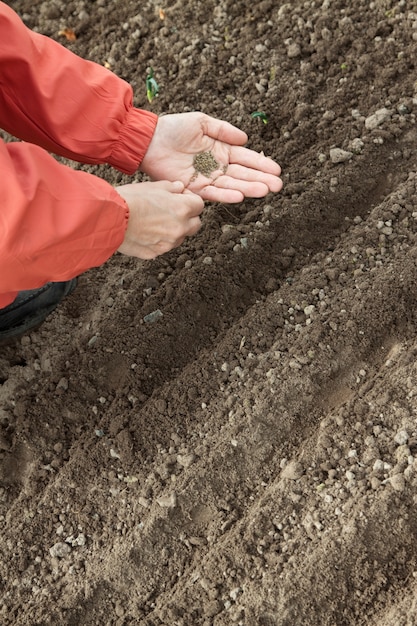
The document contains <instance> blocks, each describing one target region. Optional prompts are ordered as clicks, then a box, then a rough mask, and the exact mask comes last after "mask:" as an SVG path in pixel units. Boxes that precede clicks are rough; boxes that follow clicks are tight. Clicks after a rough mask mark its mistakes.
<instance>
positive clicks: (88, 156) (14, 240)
mask: <svg viewBox="0 0 417 626" xmlns="http://www.w3.org/2000/svg"><path fill="white" fill-rule="evenodd" d="M132 99H133V94H132V89H131V87H130V86H129V85H128V84H127V83H126V82H124V81H123V80H121V79H120V78H118V77H117V76H116V75H115V74H113V73H112V72H110V71H108V70H106V69H105V68H104V67H101V66H100V65H98V64H95V63H92V62H90V61H85V60H83V59H81V58H80V57H78V56H76V55H75V54H73V53H72V52H70V51H69V50H67V49H66V48H64V47H63V46H60V45H59V44H58V43H56V42H55V41H53V40H52V39H49V38H48V37H44V36H43V35H39V34H37V33H34V32H32V31H30V30H29V29H28V28H26V26H25V25H24V24H23V22H22V21H21V20H20V19H19V17H18V16H17V15H16V14H15V13H14V12H13V11H12V10H11V9H10V8H9V7H8V6H7V5H5V4H4V3H2V2H0V127H1V128H3V129H4V130H6V131H7V132H8V133H10V134H11V135H14V136H15V137H18V138H19V139H22V140H23V141H21V142H12V143H5V142H3V141H2V140H1V139H0V308H1V307H4V306H6V305H7V304H9V303H10V302H11V301H12V300H13V299H14V297H15V295H16V292H17V291H20V290H23V289H33V288H35V287H39V286H41V285H42V284H44V283H45V282H48V281H50V280H54V281H61V280H67V279H69V278H72V277H74V276H76V275H78V274H80V273H81V272H83V271H85V270H87V269H89V268H91V267H94V266H98V265H101V264H102V263H104V261H106V260H107V259H108V258H109V257H110V256H111V255H112V254H113V253H114V252H115V250H117V248H118V247H119V246H120V244H121V242H122V241H123V237H124V233H125V230H126V225H127V219H128V207H127V205H126V203H125V201H124V200H123V199H122V198H121V197H120V196H119V194H118V193H117V192H116V191H115V190H114V189H113V187H112V186H111V185H110V184H109V183H107V182H105V181H104V180H102V179H101V178H98V177H97V176H93V175H91V174H88V173H86V172H82V171H78V170H74V169H72V168H70V167H67V166H64V165H62V164H60V163H58V162H57V161H56V159H55V158H53V157H52V156H51V155H50V154H48V152H53V153H55V154H58V155H61V156H64V157H67V158H70V159H73V160H76V161H80V162H82V163H109V164H110V165H112V166H113V167H115V168H117V169H118V170H120V171H122V172H125V173H127V174H133V173H134V172H135V171H136V170H137V168H138V167H139V165H140V163H141V161H142V158H143V156H144V154H145V152H146V150H147V148H148V146H149V143H150V141H151V139H152V136H153V133H154V130H155V126H156V123H157V116H156V115H154V114H153V113H150V112H149V111H143V110H140V109H136V108H134V107H133V104H132ZM35 144H36V145H35Z"/></svg>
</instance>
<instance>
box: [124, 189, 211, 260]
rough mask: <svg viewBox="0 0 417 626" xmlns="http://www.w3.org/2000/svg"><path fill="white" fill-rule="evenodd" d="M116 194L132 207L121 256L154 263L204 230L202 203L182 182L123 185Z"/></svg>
mask: <svg viewBox="0 0 417 626" xmlns="http://www.w3.org/2000/svg"><path fill="white" fill-rule="evenodd" d="M116 191H117V192H118V193H119V195H121V196H122V198H123V199H124V200H125V201H126V203H127V205H128V207H129V221H128V225H127V229H126V234H125V238H124V241H123V243H122V245H121V246H120V248H119V252H122V253H123V254H128V255H130V256H135V257H139V258H140V259H153V258H155V257H157V256H158V255H160V254H164V253H165V252H168V251H169V250H172V249H173V248H176V247H177V246H179V245H180V244H181V243H182V242H183V241H184V239H185V237H186V236H187V235H194V234H195V233H196V232H197V231H198V229H199V228H200V226H201V221H200V218H199V215H200V214H201V213H202V211H203V208H204V202H203V200H202V199H201V198H200V197H199V196H197V195H195V194H193V193H191V192H189V191H187V190H185V191H184V185H183V184H182V183H181V182H179V181H176V182H169V181H161V182H155V183H150V182H145V183H133V184H130V185H121V186H120V187H116Z"/></svg>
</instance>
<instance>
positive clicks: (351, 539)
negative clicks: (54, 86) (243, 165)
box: [0, 0, 417, 626]
mask: <svg viewBox="0 0 417 626" xmlns="http://www.w3.org/2000/svg"><path fill="white" fill-rule="evenodd" d="M9 4H10V5H11V6H12V7H13V8H14V9H15V10H16V11H18V12H19V14H20V15H21V16H23V18H24V20H25V22H26V23H27V25H28V26H29V27H31V28H34V29H36V30H38V31H40V32H43V33H45V34H47V35H49V36H51V37H54V38H56V39H58V40H59V41H61V43H63V45H66V46H67V47H69V48H70V49H72V50H73V51H74V52H76V53H77V54H79V55H81V56H83V57H85V58H89V59H92V60H94V61H96V62H98V63H101V64H106V65H107V66H108V67H110V68H111V69H112V70H113V71H115V72H116V73H117V74H118V75H119V76H121V77H122V78H124V79H126V80H128V81H129V82H130V83H131V84H132V85H133V87H134V90H135V93H136V104H137V106H140V107H143V108H150V109H152V110H153V111H155V112H156V113H158V114H163V113H167V112H183V111H189V110H202V111H204V112H206V113H208V114H210V115H214V116H216V117H219V118H222V119H226V120H228V121H229V122H231V123H233V124H236V125H237V126H239V127H241V128H242V129H243V130H245V131H246V132H247V133H248V135H249V146H250V147H251V148H254V149H256V150H263V151H264V152H265V154H268V155H271V156H272V157H273V158H274V159H276V160H277V161H278V162H280V163H281V165H282V167H283V180H284V190H283V191H282V193H281V194H279V195H270V196H268V197H267V198H264V199H261V200H247V201H245V202H244V203H242V204H240V205H227V206H226V205H214V204H211V205H207V206H206V210H205V213H204V218H203V222H204V224H203V228H202V230H201V231H200V232H199V233H198V235H197V236H195V237H193V238H191V239H189V240H187V241H186V242H185V243H184V244H183V246H182V247H181V248H180V249H178V250H176V251H174V252H173V253H170V254H168V255H165V256H163V257H160V258H158V259H156V260H155V261H152V262H140V261H138V260H135V259H128V258H126V257H122V256H121V255H116V256H114V257H113V258H112V259H111V260H110V261H109V262H108V263H106V264H105V266H103V267H102V268H99V269H96V270H91V271H90V272H88V273H86V274H85V275H84V276H82V277H81V278H80V282H79V286H78V288H77V290H76V291H75V292H74V293H73V294H72V295H71V296H70V297H69V298H68V299H67V300H66V301H65V302H64V303H63V304H62V305H61V306H60V308H59V309H58V310H57V312H56V313H55V314H54V315H53V316H51V317H50V318H49V319H48V320H47V321H46V322H45V324H44V325H43V326H42V327H41V328H40V329H39V330H38V331H37V332H34V333H32V334H30V335H29V336H27V337H24V338H23V339H22V340H21V341H20V342H19V343H18V344H17V345H13V346H8V347H6V348H3V349H2V351H1V353H0V428H1V430H0V479H1V487H0V500H1V510H0V525H1V537H2V540H1V543H0V551H1V559H0V568H1V569H0V588H1V602H0V622H1V624H2V625H5V626H6V625H13V626H20V625H30V626H32V625H39V626H40V625H42V626H57V625H61V624H62V625H74V626H75V625H77V626H78V625H80V624H82V625H83V626H93V625H97V626H105V625H108V626H110V625H117V626H122V625H125V624H126V625H128V624H140V625H143V626H160V625H164V626H165V625H167V626H200V625H201V626H209V625H214V626H220V625H225V626H226V625H230V624H238V625H244V626H255V625H259V626H352V625H355V626H361V625H369V626H411V625H414V624H417V600H416V598H417V578H416V577H417V508H416V504H417V421H416V420H417V368H416V365H415V362H416V357H417V332H416V323H417V286H416V282H417V268H416V261H417V203H416V198H417V150H416V146H417V126H416V112H417V82H416V81H417V75H416V67H415V61H416V58H417V3H416V2H413V1H406V0H400V1H399V2H398V1H395V2H394V1H392V0H376V1H375V2H369V1H368V0H366V1H365V0H353V1H352V2H350V3H344V2H341V1H338V0H324V2H314V1H311V2H301V0H296V1H295V2H291V3H288V4H282V3H274V2H272V1H269V0H264V1H262V2H249V1H248V0H242V1H241V2H236V1H232V0H218V1H217V2H213V1H212V0H207V1H204V2H200V1H199V0H191V1H190V2H180V1H179V0H178V1H177V2H174V1H173V0H166V2H164V3H162V4H158V3H155V2H153V1H149V0H148V1H146V2H143V3H139V4H138V3H136V2H133V1H129V0H126V1H124V2H117V1H116V0H113V1H106V0H96V1H95V2H77V1H76V0H69V1H66V2H63V1H62V0H56V1H54V2H50V1H44V2H40V1H38V2H32V1H29V0H16V1H13V2H9ZM65 28H72V29H74V31H75V33H76V36H77V38H76V40H75V41H74V42H70V41H67V40H66V38H65V37H64V36H62V35H58V33H59V32H60V31H61V30H63V29H65ZM149 67H152V68H153V71H154V75H155V79H156V80H157V82H158V84H159V86H160V93H159V95H158V96H157V97H156V98H155V99H154V100H153V101H152V102H151V103H148V101H147V98H146V87H145V79H146V75H147V70H148V68H149ZM254 112H264V113H265V115H266V116H267V123H264V122H263V120H262V117H260V116H255V117H252V113H254ZM70 166H71V167H83V168H85V169H86V170H87V171H90V172H94V173H96V174H97V175H99V176H102V177H104V178H106V179H107V180H108V181H109V182H111V183H114V184H116V183H120V182H128V181H129V180H132V179H130V178H128V177H126V176H123V175H121V174H120V173H117V172H116V171H114V170H112V169H111V168H108V167H96V168H92V167H86V166H80V165H78V164H73V163H72V164H70ZM137 180H140V178H137Z"/></svg>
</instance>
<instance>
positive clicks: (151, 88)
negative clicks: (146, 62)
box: [146, 67, 159, 102]
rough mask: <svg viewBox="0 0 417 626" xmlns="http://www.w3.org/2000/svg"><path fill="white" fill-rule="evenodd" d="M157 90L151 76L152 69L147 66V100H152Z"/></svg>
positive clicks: (156, 85)
mask: <svg viewBox="0 0 417 626" xmlns="http://www.w3.org/2000/svg"><path fill="white" fill-rule="evenodd" d="M158 92H159V85H158V83H157V82H156V80H155V79H154V77H153V69H152V68H151V67H150V68H149V74H148V75H147V77H146V95H147V96H148V101H149V102H152V100H153V99H154V98H155V96H156V95H157V94H158Z"/></svg>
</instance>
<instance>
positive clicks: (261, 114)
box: [252, 111, 268, 124]
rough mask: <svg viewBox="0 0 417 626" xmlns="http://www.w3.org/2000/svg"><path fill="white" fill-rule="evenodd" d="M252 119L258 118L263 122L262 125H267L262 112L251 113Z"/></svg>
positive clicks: (266, 119)
mask: <svg viewBox="0 0 417 626" xmlns="http://www.w3.org/2000/svg"><path fill="white" fill-rule="evenodd" d="M252 117H259V119H261V120H262V121H263V123H264V124H268V116H267V114H266V113H264V112H263V111H255V112H254V113H252Z"/></svg>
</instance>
